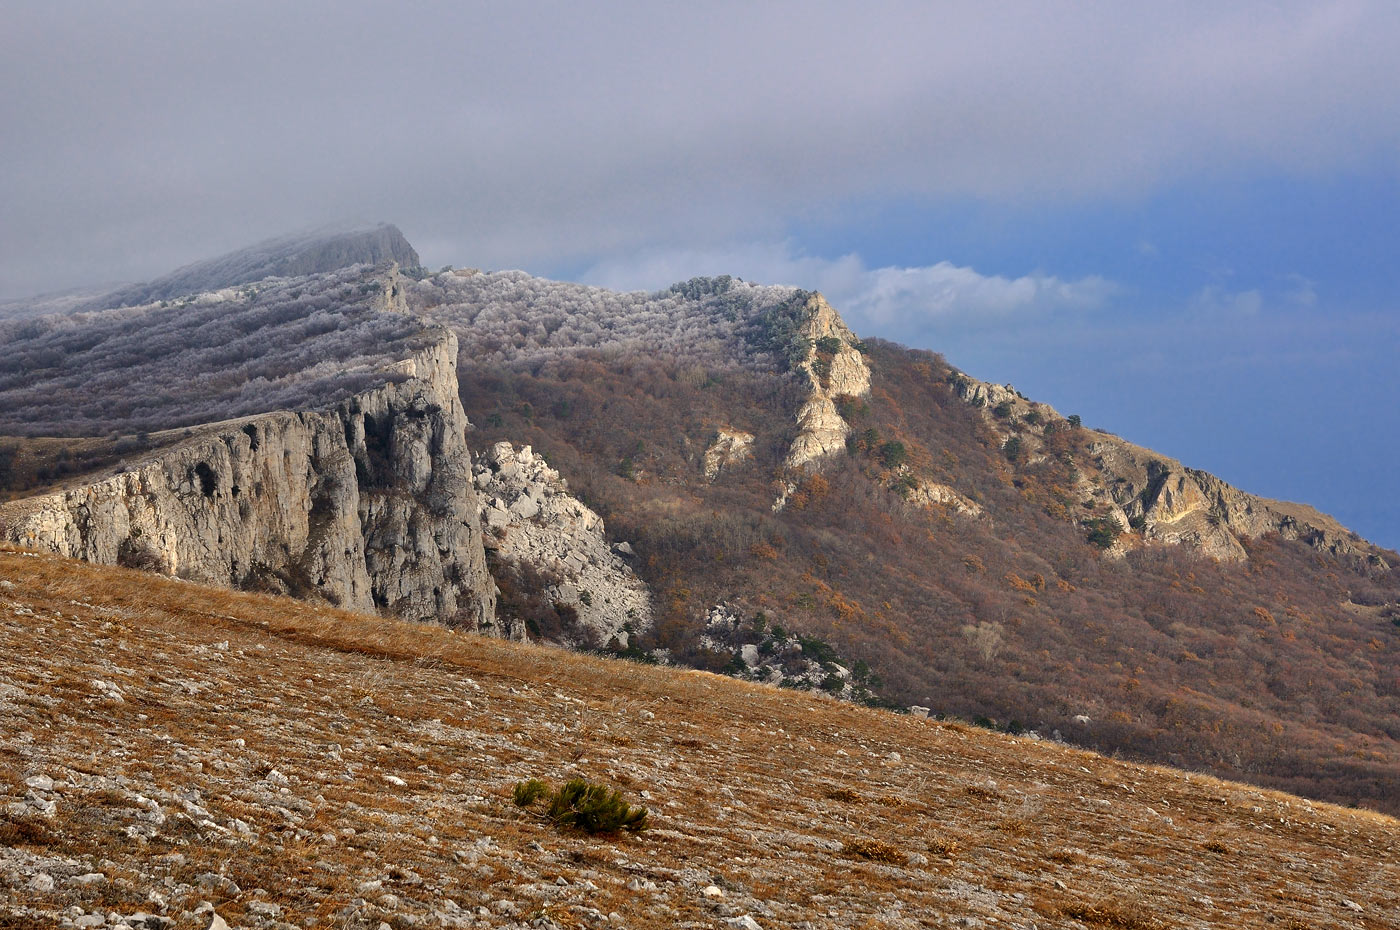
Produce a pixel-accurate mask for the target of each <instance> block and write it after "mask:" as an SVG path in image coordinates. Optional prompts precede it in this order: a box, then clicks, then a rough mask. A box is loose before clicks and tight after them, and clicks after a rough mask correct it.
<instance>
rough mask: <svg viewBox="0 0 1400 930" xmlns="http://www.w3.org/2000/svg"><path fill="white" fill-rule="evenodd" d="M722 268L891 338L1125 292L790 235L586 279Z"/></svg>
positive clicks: (657, 254) (599, 270)
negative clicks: (805, 247) (825, 249)
mask: <svg viewBox="0 0 1400 930" xmlns="http://www.w3.org/2000/svg"><path fill="white" fill-rule="evenodd" d="M716 274H733V275H735V276H736V277H740V278H743V279H745V280H747V281H755V282H758V283H762V284H790V285H795V286H797V287H802V288H806V289H808V290H816V291H821V292H822V293H823V294H824V295H825V296H826V298H827V299H828V300H829V301H831V303H832V305H833V306H835V307H836V308H837V309H838V310H839V311H840V312H841V314H842V315H843V316H844V317H845V318H846V320H847V321H848V322H849V323H850V324H851V326H852V327H853V328H855V329H856V330H857V332H861V333H863V334H865V335H890V336H901V335H908V334H910V333H914V332H918V331H920V330H922V329H925V328H927V327H929V326H932V325H941V326H958V327H967V326H976V325H982V324H992V325H994V324H998V323H1001V322H1005V321H1008V320H1012V319H1024V318H1026V317H1029V316H1036V317H1044V316H1046V315H1048V314H1052V313H1060V312H1066V311H1084V310H1092V309H1095V308H1098V307H1101V306H1103V305H1104V304H1105V303H1106V302H1107V301H1108V300H1109V299H1110V298H1112V297H1113V296H1114V295H1115V294H1117V293H1119V290H1120V289H1119V288H1118V286H1117V285H1115V284H1114V283H1113V282H1111V281H1109V280H1107V279H1105V278H1102V277H1099V276H1097V275H1093V276H1089V277H1085V278H1080V279H1078V280H1065V279H1062V278H1059V277H1057V276H1055V275H1048V274H1043V273H1034V274H1025V275H1021V276H1019V277H1014V278H1013V277H1007V276H1005V275H988V274H982V273H981V272H979V271H977V270H976V269H974V268H970V267H966V266H959V265H954V264H952V263H951V262H938V263H937V264H934V265H924V266H920V267H914V268H906V267H898V266H885V267H880V268H869V267H867V266H866V264H865V262H864V260H862V259H861V257H860V256H859V255H855V254H849V255H844V256H842V257H840V258H836V259H824V258H818V257H814V256H810V255H804V254H801V253H799V252H797V251H795V250H794V248H793V247H792V245H791V244H790V243H781V242H760V243H751V244H747V245H731V246H727V247H724V248H717V249H710V250H696V249H689V250H665V251H661V250H658V251H652V252H647V253H643V254H641V255H638V256H635V257H633V258H629V259H621V260H613V261H608V262H604V263H601V264H599V265H596V266H594V267H593V268H591V269H589V270H588V271H587V272H586V273H585V274H584V275H583V280H584V281H586V282H588V283H590V284H597V285H600V286H603V287H610V288H615V289H621V290H628V289H644V290H654V289H657V288H661V287H665V286H666V285H669V284H673V283H675V282H676V281H681V280H685V279H686V278H690V277H694V276H696V275H716Z"/></svg>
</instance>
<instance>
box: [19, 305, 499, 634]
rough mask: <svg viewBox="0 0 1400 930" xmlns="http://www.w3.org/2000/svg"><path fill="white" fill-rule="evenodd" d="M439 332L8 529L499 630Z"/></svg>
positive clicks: (31, 502) (26, 512) (94, 558)
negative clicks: (357, 385) (367, 370)
mask: <svg viewBox="0 0 1400 930" xmlns="http://www.w3.org/2000/svg"><path fill="white" fill-rule="evenodd" d="M395 280H396V279H391V280H390V282H389V284H388V285H387V288H388V291H386V300H392V299H393V295H392V293H391V292H392V289H393V287H394V286H395ZM432 335H434V336H435V339H434V341H432V343H431V344H430V346H429V347H428V348H427V349H424V350H422V351H420V352H418V353H416V354H415V355H413V356H412V357H409V358H406V359H403V360H401V361H400V362H398V363H396V364H395V365H394V366H393V367H392V370H391V371H389V372H388V373H387V375H388V377H387V380H386V382H385V383H382V384H381V385H379V386H378V387H375V388H373V389H370V390H367V391H364V392H362V393H360V394H357V395H355V396H353V397H352V398H350V399H348V400H346V401H344V402H342V403H339V404H337V405H335V406H333V407H329V408H323V409H315V410H305V411H295V412H291V411H287V412H278V413H271V414H265V415H259V416H255V417H248V418H245V419H242V420H233V421H227V422H224V423H220V424H214V425H211V426H208V427H204V428H202V429H201V430H200V431H199V432H198V433H197V434H195V435H193V436H192V437H190V438H188V439H183V440H181V441H178V442H177V443H176V444H175V445H173V446H170V447H167V448H165V449H163V450H161V451H160V452H158V453H153V454H152V455H150V456H149V457H148V458H147V459H146V460H144V461H142V462H140V463H139V464H137V465H135V466H134V467H132V468H130V470H127V471H123V472H122V473H120V474H117V475H114V476H112V477H108V478H105V479H102V480H100V481H96V482H94V483H92V484H88V485H86V486H83V487H77V488H72V489H68V490H64V491H58V492H54V493H50V494H46V495H43V496H40V497H35V498H29V499H26V500H21V501H17V502H14V503H11V504H6V505H4V506H3V507H0V525H3V538H5V539H7V540H10V541H13V542H16V543H19V544H20V545H24V546H28V547H31V548H37V549H47V550H51V551H53V552H57V553H59V554H61V555H65V556H70V557H76V558H81V559H86V560H88V561H91V562H97V563H101V564H127V565H132V566H137V567H144V568H151V569H156V570H159V571H162V572H165V573H168V574H172V575H178V576H179V577H182V578H187V579H189V580H192V581H197V582H200V583H203V584H214V585H223V586H235V587H238V586H241V587H253V588H263V589H273V590H279V591H283V592H287V593H291V594H295V595H298V596H314V597H321V598H324V599H325V600H328V601H331V602H333V603H336V604H341V605H344V606H347V607H354V608H357V609H381V610H385V611H388V612H391V613H394V614H397V615H399V616H402V617H405V618H409V619H414V620H429V621H439V622H449V623H454V624H458V625H462V626H465V627H468V628H472V629H479V630H483V631H486V632H491V631H492V630H493V629H494V623H495V586H494V584H493V582H492V581H491V578H490V575H489V574H488V572H487V570H486V565H485V555H484V550H483V548H482V537H481V527H480V523H479V519H478V514H477V501H476V495H475V491H474V489H473V486H472V481H471V457H470V453H469V451H468V448H467V442H466V431H467V428H468V423H467V418H466V414H465V412H464V411H463V409H462V405H461V401H460V399H459V398H458V394H457V377H456V358H457V340H456V337H455V336H453V335H452V333H450V332H448V331H446V330H440V331H436V332H435V333H433V334H432Z"/></svg>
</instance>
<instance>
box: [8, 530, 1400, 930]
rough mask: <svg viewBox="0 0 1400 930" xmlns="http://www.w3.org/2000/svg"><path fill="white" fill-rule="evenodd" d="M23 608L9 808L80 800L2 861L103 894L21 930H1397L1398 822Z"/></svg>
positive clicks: (1092, 766)
mask: <svg viewBox="0 0 1400 930" xmlns="http://www.w3.org/2000/svg"><path fill="white" fill-rule="evenodd" d="M0 580H4V581H6V582H8V583H9V584H8V585H7V586H5V587H3V589H0V657H3V658H0V662H3V664H4V668H3V670H0V682H3V683H4V687H3V688H0V793H3V794H4V795H5V797H3V798H0V810H10V807H9V806H8V805H11V804H22V803H25V800H24V799H25V798H26V796H27V791H28V789H27V788H26V787H25V785H24V780H25V779H26V778H30V777H32V776H34V775H36V774H39V773H45V774H47V775H49V776H51V777H52V778H53V779H54V781H55V786H54V788H53V790H52V791H50V792H48V794H49V795H51V796H53V797H54V798H56V800H57V801H58V806H57V808H56V810H55V812H54V813H53V814H52V815H51V816H48V817H44V816H42V815H26V816H25V817H22V818H15V817H12V816H10V815H6V818H7V819H6V820H5V824H6V826H5V828H4V829H5V833H4V834H3V835H4V838H5V839H4V843H5V844H6V845H5V848H3V849H0V859H3V862H4V863H5V868H6V869H8V868H12V867H20V865H23V864H24V863H29V865H23V868H37V863H38V862H39V859H38V858H37V857H47V858H46V859H44V861H46V862H51V863H52V862H60V861H69V860H71V861H72V862H74V863H75V865H74V868H75V869H94V870H98V871H101V872H102V873H103V874H104V876H105V878H104V880H103V881H102V882H100V883H96V884H90V885H81V886H80V885H77V884H75V883H73V882H71V881H69V880H67V879H65V878H64V877H63V875H64V873H62V872H61V871H58V872H56V874H58V877H59V881H58V883H57V885H56V887H55V888H54V890H52V891H42V890H36V889H35V888H32V887H30V886H29V885H28V884H27V875H25V874H20V873H13V872H9V871H5V870H4V869H0V873H3V874H0V920H3V921H5V922H8V925H11V926H47V925H51V924H53V923H56V920H54V919H53V918H52V916H48V915H56V914H58V913H59V912H66V911H67V909H68V908H69V907H71V906H74V905H78V906H80V907H82V908H84V909H86V910H89V911H94V910H95V911H101V912H103V913H105V912H107V911H110V910H117V911H119V912H120V913H122V914H129V913H132V912H134V911H136V910H138V909H140V910H144V911H146V912H151V911H158V912H160V911H164V912H165V913H168V914H170V915H171V916H173V917H176V918H177V919H178V920H179V921H181V922H180V923H179V924H178V926H180V927H186V926H189V927H193V926H196V923H195V922H194V919H193V917H192V916H190V915H191V913H192V910H193V908H194V906H195V905H196V904H197V902H198V901H199V900H201V899H208V900H211V901H213V903H214V904H215V906H216V907H217V908H218V910H219V913H220V914H221V915H223V916H224V917H225V918H226V919H228V920H229V922H230V923H231V924H232V925H234V926H246V925H251V924H253V923H255V922H256V920H257V918H256V917H255V915H256V914H257V913H259V910H260V909H261V911H262V912H266V910H267V908H268V907H271V906H275V907H277V908H279V909H280V911H281V919H282V920H283V921H286V922H288V923H290V924H293V925H296V926H305V925H310V923H309V922H310V921H312V920H314V921H315V925H318V926H368V927H374V926H377V924H378V922H379V921H381V920H383V921H385V922H390V923H391V925H393V926H398V925H400V924H402V925H409V924H410V923H417V924H420V925H421V924H423V923H424V922H425V921H427V925H433V921H434V920H435V919H436V917H435V916H434V915H441V914H442V913H444V910H443V909H444V908H445V907H446V904H445V903H444V902H445V901H446V900H448V899H451V900H452V901H453V902H454V905H453V906H454V907H460V911H455V912H453V913H460V912H465V913H468V914H471V915H475V914H476V913H477V912H476V909H477V908H478V907H480V908H486V909H487V913H490V914H491V915H493V916H492V918H491V919H490V920H483V921H482V923H483V924H484V925H496V924H497V923H502V922H508V921H509V920H510V919H511V918H508V917H507V916H505V915H506V913H507V908H511V909H514V911H515V913H516V914H517V916H516V917H515V918H514V919H515V920H524V921H525V922H527V923H528V922H530V921H531V920H535V919H538V915H540V914H546V915H548V916H549V918H550V919H551V920H553V921H554V922H555V923H556V924H557V925H559V926H565V927H581V926H591V925H595V924H598V923H599V920H598V918H597V917H596V916H590V915H598V914H602V915H606V914H609V913H612V912H616V913H617V914H618V918H617V919H618V920H620V921H621V922H623V923H625V925H627V926H638V927H643V926H681V925H684V924H686V923H687V922H695V923H696V924H697V925H700V926H714V925H717V924H722V923H723V922H724V919H725V918H726V917H728V916H730V915H734V914H745V913H751V914H753V915H754V916H755V918H756V919H757V920H758V921H759V923H760V925H761V926H763V927H768V928H778V927H791V926H797V925H802V924H806V925H809V926H812V927H814V928H823V930H825V928H837V927H843V928H844V927H851V926H871V927H875V926H880V927H888V928H892V930H893V928H901V930H902V928H914V927H919V926H928V925H935V924H936V925H941V924H943V923H947V922H949V921H953V920H960V919H965V918H970V919H971V921H970V923H971V922H978V923H981V924H983V925H993V921H995V925H1003V926H1017V925H1020V926H1027V925H1031V924H1035V925H1041V926H1044V925H1046V923H1047V922H1048V923H1049V924H1050V925H1060V924H1063V923H1065V922H1068V921H1078V922H1079V923H1081V924H1084V925H1086V926H1089V927H1095V926H1105V927H1157V926H1162V927H1224V926H1228V927H1232V928H1240V930H1249V928H1265V927H1279V926H1292V927H1305V926H1306V927H1334V926H1336V927H1341V926H1355V927H1376V928H1379V927H1394V926H1396V922H1395V920H1394V915H1395V914H1396V913H1400V892H1397V889H1400V853H1397V849H1396V836H1397V835H1400V834H1398V833H1397V824H1396V822H1395V821H1394V820H1392V819H1391V818H1389V817H1386V816H1383V815H1378V814H1374V813H1370V812H1365V811H1354V810H1345V809H1342V808H1337V807H1333V806H1330V805H1327V804H1315V803H1311V802H1308V801H1304V800H1301V799H1299V798H1296V797H1291V796H1288V795H1285V794H1281V793H1278V792H1274V791H1269V790H1264V789H1259V788H1252V787H1247V786H1243V785H1239V784H1233V783H1229V782H1223V781H1218V780H1216V779H1214V778H1210V777H1207V776H1202V775H1195V774H1191V773H1186V772H1181V771H1174V770H1170V769H1164V768H1155V767H1149V766H1142V765H1136V764H1132V763H1127V762H1122V761H1117V760H1113V759H1108V758H1105V757H1102V756H1099V755H1095V754H1093V753H1090V752H1086V751H1081V750H1075V749H1071V748H1067V747H1063V746H1057V745H1054V744H1049V743H1046V742H1042V741H1035V740H1029V739H1025V738H1015V737H1011V736H1006V735H1001V734H994V733H989V732H986V731H985V730H982V729H979V728H976V727H969V726H965V725H961V724H954V723H944V722H938V721H925V720H918V719H914V718H911V717H907V716H899V715H895V714H890V713H886V712H881V711H875V710H869V709H863V708H858V707H853V706H850V705H845V704H840V703H838V702H834V701H831V700H827V699H822V698H820V697H812V696H807V695H800V694H794V693H792V692H790V691H783V690H778V689H773V688H768V687H763V686H758V685H751V684H745V683H741V682H735V681H732V680H728V679H724V678H720V677H717V676H713V675H708V674H704V673H697V672H683V671H677V670H671V669H658V668H649V667H645V666H639V665H636V664H633V663H628V662H620V661H606V660H600V659H596V658H592V657H588V656H583V655H578V654H574V653H569V652H565V651H562V650H559V649H554V648H548V647H540V646H526V645H516V644H510V643H503V642H500V641H495V640H486V639H482V638H478V637H474V636H470V635H465V634H460V633H455V632H452V631H449V630H444V629H441V628H436V627H429V626H422V625H413V624H409V623H403V622H398V621H390V620H382V619H378V618H374V617H367V616H363V615H355V614H352V613H347V612H344V611H339V610H334V609H330V608H325V607H318V606H314V605H309V604H304V603H299V602H295V601H291V600H288V599H285V598H276V597H269V596H263V595H253V594H240V593H234V592H228V591H222V590H212V589H204V588H199V587H195V586H192V585H188V584H184V583H181V582H177V581H173V580H166V579H159V578H152V577H151V576H148V575H143V574H139V573H135V572H130V571H125V570H121V569H104V568H97V567H94V566H90V565H86V564H81V563H73V562H67V561H64V560H60V559H57V558H52V557H47V556H34V555H32V554H27V553H23V552H20V551H17V550H13V549H0ZM98 681H100V682H103V683H104V684H103V685H101V686H99V685H97V684H95V682H98ZM113 689H116V692H114V691H113ZM114 693H118V694H119V698H120V699H117V697H114V696H113V695H114ZM535 777H541V778H547V779H551V780H553V781H555V782H563V781H565V780H567V779H570V778H574V777H581V778H587V779H589V780H593V781H596V782H599V783H605V784H617V785H623V786H626V791H627V793H628V794H629V795H633V794H637V795H640V793H641V792H643V791H645V792H646V793H647V795H649V797H648V798H647V800H646V801H645V803H646V804H647V806H648V809H649V811H650V818H652V819H653V820H654V822H653V823H652V825H651V829H650V830H649V831H648V832H646V833H644V834H642V835H640V836H639V837H632V836H624V837H620V838H616V837H608V838H593V837H590V836H588V835H587V834H581V833H573V832H563V833H561V832H559V831H558V830H557V829H556V828H554V827H553V826H552V825H550V824H548V823H544V822H542V821H541V819H540V818H537V817H534V816H531V815H529V814H527V813H523V812H522V811H521V810H520V809H519V808H518V807H517V806H516V804H515V802H514V801H513V799H512V788H513V786H514V785H515V784H516V783H518V782H521V781H522V780H524V779H529V778H535ZM842 788H845V789H846V790H849V791H851V792H853V793H855V794H858V795H860V796H863V797H865V798H868V799H870V801H871V803H867V804H852V803H850V802H849V801H846V800H837V799H834V798H833V797H832V795H833V793H835V792H837V791H840V790H841V789H842ZM152 805H154V808H153V807H152ZM154 813H160V814H162V815H163V818H161V819H160V820H159V822H157V820H155V819H151V818H150V817H149V816H147V815H150V814H154ZM239 823H241V824H242V825H243V826H242V828H241V829H240V828H238V826H237V825H238V824H239ZM131 827H137V828H145V827H148V829H138V830H137V832H138V833H139V834H140V835H141V837H142V838H141V839H137V838H135V836H134V835H133V834H132V832H131V831H130V830H129V829H128V828H131ZM243 830H246V831H247V832H242V831H243ZM1203 844H1206V845H1203ZM17 864H20V865H17ZM99 866H100V868H98V867H99ZM48 868H50V869H55V870H57V866H55V865H50V866H48ZM560 880H562V884H560V883H559V882H560ZM710 886H714V890H713V891H711V890H710ZM181 888H184V889H186V890H185V891H181V890H180V889H181ZM150 891H158V892H159V895H160V897H161V898H162V900H164V901H165V902H166V903H165V904H164V905H156V904H155V903H153V899H151V898H149V896H148V892H150ZM356 900H358V901H360V902H362V903H361V904H358V905H356V904H354V903H353V902H355V901H356ZM502 902H504V903H502ZM532 915H534V916H532ZM205 922H206V923H207V918H205ZM200 926H202V924H200Z"/></svg>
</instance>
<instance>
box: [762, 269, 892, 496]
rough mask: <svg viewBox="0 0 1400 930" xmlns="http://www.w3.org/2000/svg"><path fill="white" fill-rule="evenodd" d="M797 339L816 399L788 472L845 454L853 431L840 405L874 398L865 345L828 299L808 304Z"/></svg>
mask: <svg viewBox="0 0 1400 930" xmlns="http://www.w3.org/2000/svg"><path fill="white" fill-rule="evenodd" d="M797 335H798V337H799V338H800V339H801V340H802V341H803V344H804V345H805V348H806V354H805V356H804V358H803V360H802V363H801V366H800V368H801V371H802V372H804V373H805V375H806V378H807V380H808V382H809V384H810V387H811V393H810V394H809V395H808V397H807V400H806V402H804V403H803V404H802V406H801V408H799V409H798V411H797V435H795V436H794V437H793V440H792V445H791V446H790V447H789V448H788V453H787V456H786V457H785V458H784V459H783V468H784V469H785V470H787V471H788V472H796V471H799V470H802V469H806V468H809V467H811V466H812V465H813V464H814V463H816V462H818V461H820V460H821V459H823V458H825V457H827V456H829V455H832V454H834V453H837V452H842V451H844V450H845V448H846V437H847V436H848V435H850V432H851V427H850V424H848V423H847V422H846V421H845V419H844V418H842V416H841V412H840V411H839V410H837V409H836V400H837V398H839V397H862V396H864V395H866V394H869V393H870V368H869V367H868V366H867V365H866V364H865V358H864V356H862V354H861V352H860V349H859V348H858V346H859V345H860V340H859V339H857V338H856V335H855V333H853V332H851V329H850V327H849V326H847V325H846V321H845V320H843V319H841V316H840V314H838V313H837V312H836V311H835V310H834V309H833V308H832V306H831V304H829V303H827V302H826V298H825V297H823V296H822V295H820V294H813V295H812V296H811V297H809V298H808V299H807V304H806V306H805V307H803V310H802V315H801V317H800V323H799V325H798V330H797ZM794 490H796V484H795V483H794V482H793V481H792V480H789V481H787V482H786V483H785V484H784V486H783V490H782V493H780V494H779V496H778V499H777V500H776V501H774V503H773V509H774V510H775V511H776V510H781V509H783V507H784V506H785V505H786V503H787V498H788V496H789V495H790V494H791V493H792V492H793V491H794Z"/></svg>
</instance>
